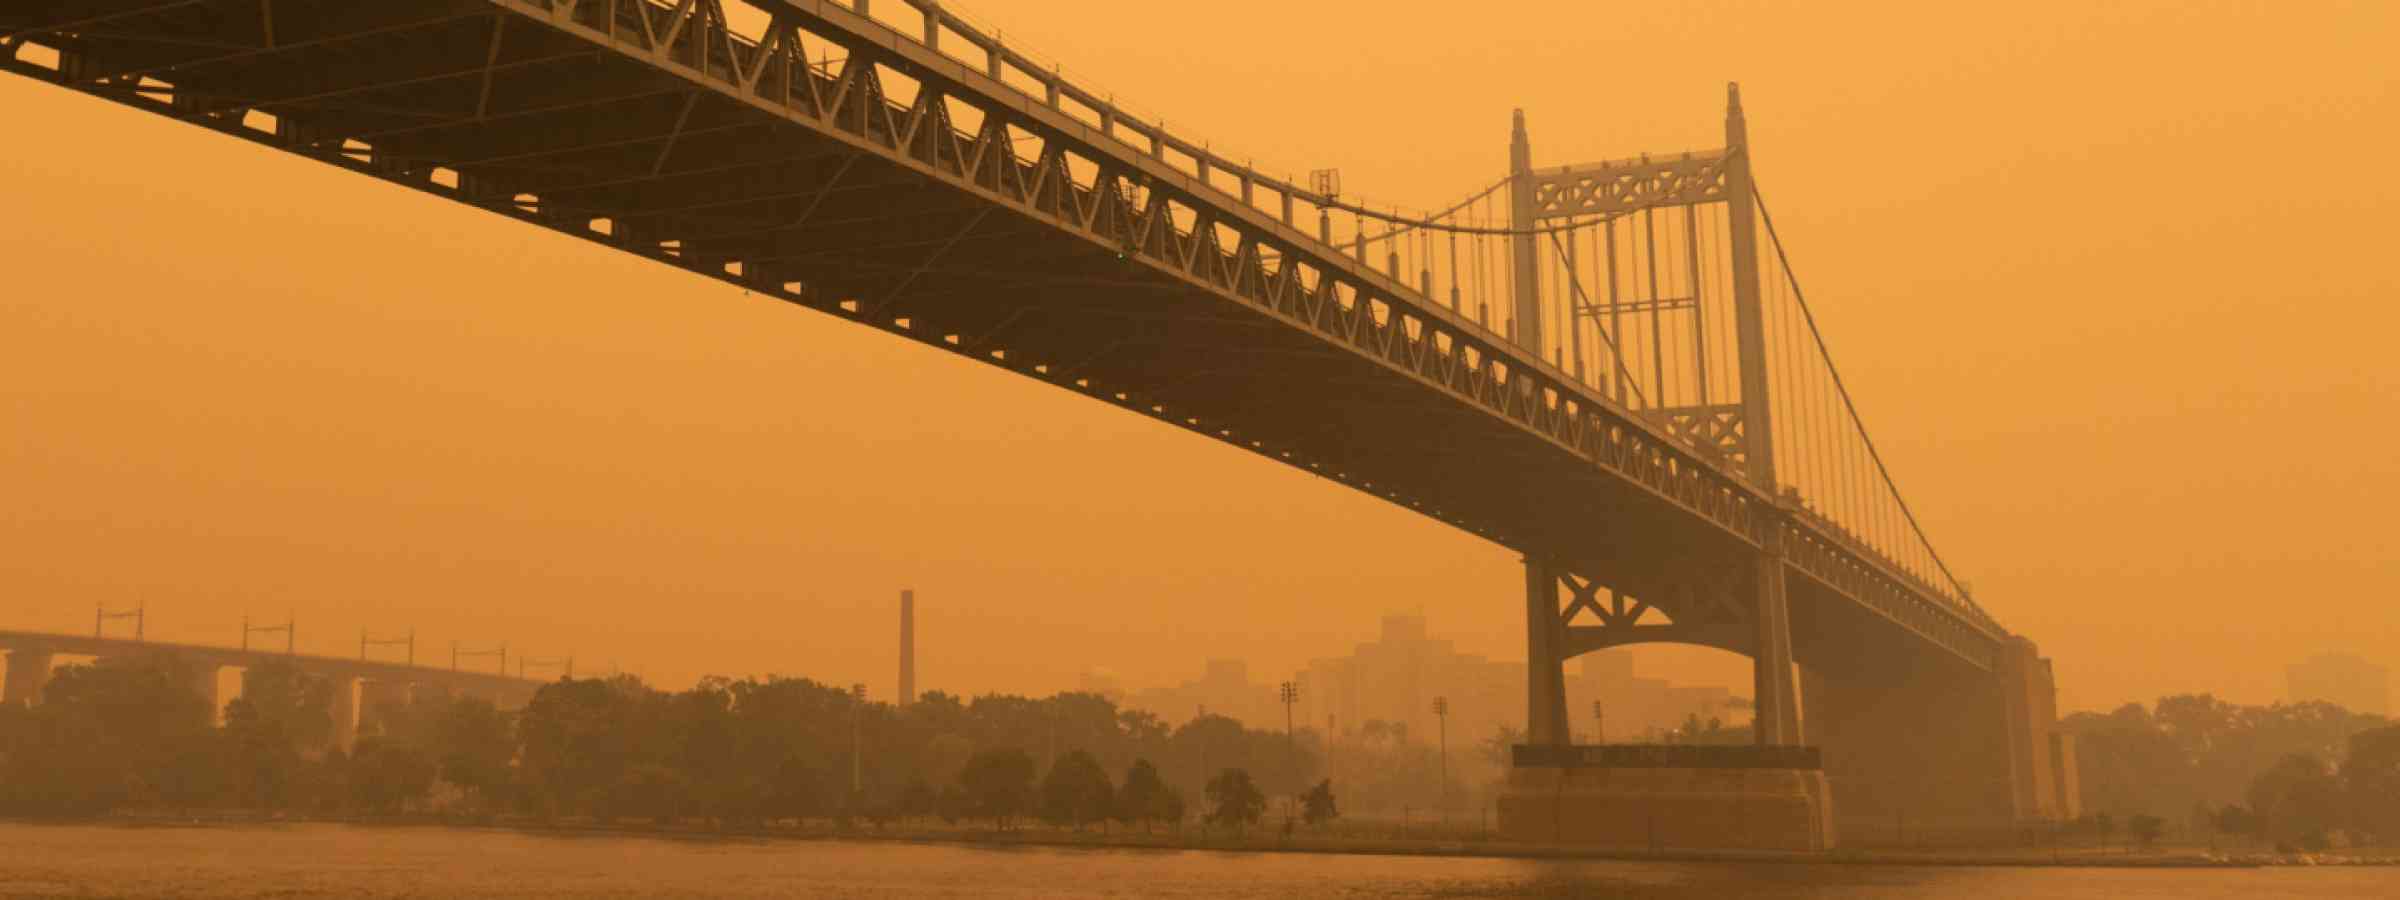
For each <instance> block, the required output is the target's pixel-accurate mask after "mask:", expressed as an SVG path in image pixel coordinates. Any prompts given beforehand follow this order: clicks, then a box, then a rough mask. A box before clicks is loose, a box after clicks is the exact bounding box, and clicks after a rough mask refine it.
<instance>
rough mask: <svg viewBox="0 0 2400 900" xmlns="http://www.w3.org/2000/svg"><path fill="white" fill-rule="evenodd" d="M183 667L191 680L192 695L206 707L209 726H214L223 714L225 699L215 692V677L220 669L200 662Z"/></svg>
mask: <svg viewBox="0 0 2400 900" xmlns="http://www.w3.org/2000/svg"><path fill="white" fill-rule="evenodd" d="M184 665H185V667H186V671H187V672H188V673H189V675H188V677H189V678H190V679H191V681H190V684H191V689H192V695H193V696H196V697H199V698H200V702H201V703H203V704H206V705H207V706H208V721H209V724H211V725H214V724H216V723H217V719H218V718H219V717H221V716H222V715H223V714H224V712H225V698H224V696H223V695H222V694H221V693H220V692H219V691H218V690H217V675H218V674H219V670H220V669H221V667H220V666H218V665H216V664H215V663H201V662H186V663H185V664H184Z"/></svg>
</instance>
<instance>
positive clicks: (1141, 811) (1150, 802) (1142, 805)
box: [1115, 759, 1167, 833]
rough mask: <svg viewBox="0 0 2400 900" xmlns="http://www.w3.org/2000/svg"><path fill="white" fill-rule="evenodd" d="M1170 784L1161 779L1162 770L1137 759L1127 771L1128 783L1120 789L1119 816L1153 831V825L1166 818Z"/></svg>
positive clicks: (1118, 819)
mask: <svg viewBox="0 0 2400 900" xmlns="http://www.w3.org/2000/svg"><path fill="white" fill-rule="evenodd" d="M1166 803H1167V783H1166V782H1165V781H1164V780H1161V779H1160V778H1159V777H1158V767H1156V766H1153V765H1151V764H1150V761H1149V760H1147V759H1137V760H1134V761H1133V765H1132V766H1131V767H1129V768H1127V769H1126V770H1125V783H1124V784H1122V785H1119V786H1118V787H1117V797H1116V804H1115V815H1116V819H1117V821H1119V822H1124V823H1126V824H1128V825H1130V824H1132V823H1134V822H1137V821H1138V822H1140V823H1142V831H1143V832H1144V833H1147V832H1149V830H1150V823H1152V822H1155V821H1158V820H1161V819H1164V818H1166V817H1167V816H1166Z"/></svg>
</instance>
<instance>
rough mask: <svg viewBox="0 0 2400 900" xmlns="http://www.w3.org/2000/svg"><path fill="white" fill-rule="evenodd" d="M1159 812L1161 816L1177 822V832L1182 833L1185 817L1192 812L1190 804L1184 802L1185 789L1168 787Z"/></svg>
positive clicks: (1159, 806)
mask: <svg viewBox="0 0 2400 900" xmlns="http://www.w3.org/2000/svg"><path fill="white" fill-rule="evenodd" d="M1158 813H1159V817H1160V818H1163V819H1165V820H1167V821H1169V822H1173V823H1175V831H1176V833H1178V834H1180V833H1182V832H1183V819H1184V817H1185V816H1188V815H1190V814H1191V811H1190V809H1189V805H1188V804H1186V803H1184V800H1183V791H1182V790H1180V789H1177V788H1168V789H1167V798H1166V800H1164V801H1162V802H1161V803H1159V805H1158Z"/></svg>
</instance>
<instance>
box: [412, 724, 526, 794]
mask: <svg viewBox="0 0 2400 900" xmlns="http://www.w3.org/2000/svg"><path fill="white" fill-rule="evenodd" d="M431 731H432V746H430V747H427V748H426V750H427V751H429V752H430V753H431V754H432V755H433V758H434V761H435V763H436V765H437V766H438V767H439V769H440V772H441V777H442V780H444V781H447V782H450V783H451V784H455V785H458V786H459V787H460V788H461V789H463V790H465V791H467V792H468V793H469V794H471V795H473V796H474V797H475V799H476V800H478V801H480V802H482V803H484V804H486V805H487V806H489V805H494V804H496V801H498V800H499V798H500V797H501V795H502V793H503V792H504V791H506V790H507V789H508V787H509V785H510V783H511V782H512V779H513V774H514V770H513V769H512V768H511V765H510V764H511V762H512V761H514V760H515V758H516V755H517V738H516V733H515V729H514V728H513V727H512V726H511V724H510V722H509V717H508V714H507V713H504V712H501V711H500V710H499V709H498V708H496V707H494V706H493V705H492V702H491V701H489V700H485V699H483V698H480V697H461V698H458V699H456V700H452V701H451V702H449V703H448V704H445V705H443V707H442V708H441V709H439V710H437V711H436V712H435V713H434V715H433V721H432V729H431Z"/></svg>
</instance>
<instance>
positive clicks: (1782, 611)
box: [1750, 528, 1802, 747]
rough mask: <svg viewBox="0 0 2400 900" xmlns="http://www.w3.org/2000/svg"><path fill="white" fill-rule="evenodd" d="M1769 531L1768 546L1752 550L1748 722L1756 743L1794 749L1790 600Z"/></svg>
mask: <svg viewBox="0 0 2400 900" xmlns="http://www.w3.org/2000/svg"><path fill="white" fill-rule="evenodd" d="M1780 533H1781V529H1780V528H1778V529H1776V530H1775V531H1771V532H1769V537H1768V541H1767V544H1768V546H1767V547H1766V548H1765V549H1763V550H1761V551H1760V552H1759V554H1758V616H1757V622H1756V625H1757V628H1758V634H1757V641H1758V644H1757V648H1756V649H1755V650H1754V651H1753V652H1752V653H1751V657H1750V680H1751V688H1752V691H1753V696H1754V699H1755V700H1756V702H1757V705H1758V711H1757V716H1756V719H1755V721H1754V722H1753V726H1754V728H1755V730H1756V732H1757V740H1758V745H1759V746H1761V747H1796V746H1799V745H1800V744H1801V743H1802V741H1801V734H1800V688H1799V685H1798V684H1797V683H1796V676H1795V675H1794V673H1793V672H1792V610H1791V600H1790V598H1789V597H1788V596H1786V594H1785V593H1784V566H1783V554H1782V553H1781V552H1780V542H1779V541H1777V540H1776V537H1777V536H1778V535H1779V534H1780Z"/></svg>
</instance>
